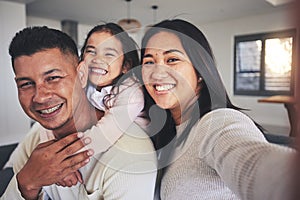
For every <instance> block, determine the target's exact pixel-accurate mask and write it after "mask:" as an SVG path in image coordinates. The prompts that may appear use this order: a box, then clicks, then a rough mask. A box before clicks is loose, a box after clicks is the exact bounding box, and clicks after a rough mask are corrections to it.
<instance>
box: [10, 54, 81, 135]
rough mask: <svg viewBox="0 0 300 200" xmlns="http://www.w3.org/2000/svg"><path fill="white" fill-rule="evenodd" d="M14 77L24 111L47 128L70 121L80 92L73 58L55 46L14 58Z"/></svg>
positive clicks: (56, 127) (57, 127)
mask: <svg viewBox="0 0 300 200" xmlns="http://www.w3.org/2000/svg"><path fill="white" fill-rule="evenodd" d="M14 67H15V75H16V77H15V80H16V83H17V87H18V96H19V101H20V104H21V106H22V108H23V110H24V111H25V113H26V114H27V115H28V116H29V117H31V118H32V119H34V120H36V121H38V122H39V123H40V124H41V125H42V126H44V127H45V128H47V129H51V130H54V131H55V130H60V129H67V128H68V127H69V128H70V127H72V126H74V125H73V112H74V113H76V110H77V107H78V105H79V104H80V99H81V98H82V95H84V91H83V89H82V85H81V83H80V81H79V79H78V77H77V72H76V67H77V60H76V59H75V58H74V57H72V56H70V55H69V54H62V53H61V52H60V50H59V49H56V48H55V49H47V50H45V51H41V52H38V53H35V54H33V55H31V56H21V57H18V58H16V59H15V60H14Z"/></svg>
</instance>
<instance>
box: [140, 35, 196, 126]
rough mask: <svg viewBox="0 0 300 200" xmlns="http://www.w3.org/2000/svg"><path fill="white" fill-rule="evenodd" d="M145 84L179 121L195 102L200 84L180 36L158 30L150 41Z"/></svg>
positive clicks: (147, 52)
mask: <svg viewBox="0 0 300 200" xmlns="http://www.w3.org/2000/svg"><path fill="white" fill-rule="evenodd" d="M142 63H143V67H142V76H143V81H144V83H145V87H146V89H147V91H148V92H149V94H150V95H151V96H152V98H153V99H154V101H155V102H156V104H157V105H158V106H160V107H161V108H163V109H170V111H171V113H172V116H173V118H174V120H175V122H176V124H180V123H181V122H182V120H183V119H182V117H183V116H182V113H183V112H184V111H186V109H187V108H188V107H189V106H190V105H191V104H192V103H194V102H195V101H196V98H197V95H198V93H199V84H198V78H197V74H196V71H195V69H194V67H193V65H192V63H191V61H190V59H189V57H188V55H187V54H186V52H185V50H184V48H183V47H182V44H181V41H180V40H179V38H178V37H177V36H176V35H175V34H173V33H169V32H159V33H157V34H155V35H153V36H152V37H151V38H150V40H149V41H148V43H147V45H146V49H145V55H144V57H143V62H142Z"/></svg>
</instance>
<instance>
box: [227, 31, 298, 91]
mask: <svg viewBox="0 0 300 200" xmlns="http://www.w3.org/2000/svg"><path fill="white" fill-rule="evenodd" d="M285 37H292V38H293V41H292V63H291V77H290V79H291V80H290V91H284V90H276V91H273V90H265V89H264V86H265V83H266V79H265V59H264V58H265V42H266V40H267V39H273V38H285ZM256 40H261V42H262V50H261V55H260V70H259V71H257V72H256V73H260V76H259V89H258V90H241V89H237V75H238V74H239V73H241V72H238V65H237V47H238V46H237V45H238V44H239V43H240V42H251V41H256ZM295 58H296V29H295V28H292V29H286V30H281V31H274V32H265V33H256V34H247V35H237V36H234V74H233V76H234V85H233V90H234V95H247V96H272V95H293V94H294V85H295V68H296V67H295ZM246 72H247V73H251V71H246ZM253 73H255V71H253Z"/></svg>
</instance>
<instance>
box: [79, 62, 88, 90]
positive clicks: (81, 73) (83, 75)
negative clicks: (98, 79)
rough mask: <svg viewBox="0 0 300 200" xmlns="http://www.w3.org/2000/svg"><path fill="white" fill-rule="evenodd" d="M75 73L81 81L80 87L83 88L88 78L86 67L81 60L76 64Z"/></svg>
mask: <svg viewBox="0 0 300 200" xmlns="http://www.w3.org/2000/svg"><path fill="white" fill-rule="evenodd" d="M77 73H78V77H79V80H80V82H81V85H82V88H85V87H86V85H87V80H88V67H87V66H86V65H85V63H84V62H83V61H81V62H80V63H79V65H78V66H77Z"/></svg>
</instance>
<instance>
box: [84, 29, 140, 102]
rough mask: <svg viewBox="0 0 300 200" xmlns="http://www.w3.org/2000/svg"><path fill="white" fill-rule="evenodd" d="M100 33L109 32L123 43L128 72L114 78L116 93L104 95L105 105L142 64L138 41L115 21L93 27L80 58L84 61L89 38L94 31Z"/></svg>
mask: <svg viewBox="0 0 300 200" xmlns="http://www.w3.org/2000/svg"><path fill="white" fill-rule="evenodd" d="M96 32H97V33H98V32H108V33H110V34H111V35H112V36H114V37H116V38H117V39H118V40H119V41H120V42H121V44H122V50H123V53H124V60H123V66H124V65H125V64H127V66H128V67H127V69H128V72H127V73H125V74H120V75H119V76H118V77H117V78H115V80H113V82H112V85H113V87H114V89H115V88H116V90H112V91H114V94H109V95H107V96H105V97H104V99H103V102H104V105H105V102H106V101H108V100H109V99H111V98H113V97H114V96H116V95H117V94H118V93H119V90H118V88H119V87H118V86H120V85H121V84H122V82H123V80H125V79H126V78H128V77H130V76H133V75H134V71H135V70H134V69H133V68H135V67H137V66H139V65H140V59H139V54H138V45H137V43H136V42H135V41H134V40H133V39H132V38H131V37H130V36H129V35H128V33H127V32H126V31H124V29H123V28H122V27H120V26H119V25H118V24H115V23H105V24H100V25H97V26H95V27H94V28H92V29H91V30H90V31H89V32H88V34H87V36H86V39H85V41H84V44H83V46H82V48H81V52H80V60H81V61H82V60H83V58H84V52H85V49H86V45H87V42H88V39H89V38H90V37H91V35H92V34H93V33H96Z"/></svg>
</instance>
